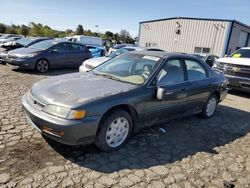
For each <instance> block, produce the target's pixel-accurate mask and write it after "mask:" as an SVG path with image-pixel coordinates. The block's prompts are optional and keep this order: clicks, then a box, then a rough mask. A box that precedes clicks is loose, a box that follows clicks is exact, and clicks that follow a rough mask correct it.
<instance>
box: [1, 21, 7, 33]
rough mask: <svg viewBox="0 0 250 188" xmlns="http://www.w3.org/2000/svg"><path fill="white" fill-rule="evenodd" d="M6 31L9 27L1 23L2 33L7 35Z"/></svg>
mask: <svg viewBox="0 0 250 188" xmlns="http://www.w3.org/2000/svg"><path fill="white" fill-rule="evenodd" d="M6 29H7V26H6V25H4V24H1V23H0V33H5V32H6Z"/></svg>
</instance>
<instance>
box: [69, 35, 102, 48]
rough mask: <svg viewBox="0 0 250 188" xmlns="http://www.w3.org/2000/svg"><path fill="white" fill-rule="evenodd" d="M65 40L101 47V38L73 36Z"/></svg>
mask: <svg viewBox="0 0 250 188" xmlns="http://www.w3.org/2000/svg"><path fill="white" fill-rule="evenodd" d="M65 38H66V40H68V41H71V42H78V43H81V44H84V45H94V46H103V41H102V38H101V37H93V36H85V35H74V36H72V37H65Z"/></svg>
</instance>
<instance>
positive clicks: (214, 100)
mask: <svg viewBox="0 0 250 188" xmlns="http://www.w3.org/2000/svg"><path fill="white" fill-rule="evenodd" d="M217 104H218V97H217V96H216V95H215V94H212V95H211V96H210V97H209V99H208V100H207V103H206V105H205V106H204V107H203V109H202V116H203V117H204V118H210V117H212V116H213V114H214V112H215V110H216V108H217Z"/></svg>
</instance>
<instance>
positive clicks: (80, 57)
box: [6, 40, 91, 73]
mask: <svg viewBox="0 0 250 188" xmlns="http://www.w3.org/2000/svg"><path fill="white" fill-rule="evenodd" d="M89 58H91V53H90V51H89V50H88V48H87V47H86V46H85V45H83V44H79V43H75V42H68V41H58V40H45V41H42V42H39V43H36V44H33V45H31V46H29V47H27V48H19V49H16V50H12V51H10V52H9V53H8V55H7V58H6V62H7V63H8V64H11V65H14V66H18V67H21V68H25V69H34V70H36V71H37V72H40V73H44V72H47V71H48V70H49V69H53V68H78V67H79V66H80V65H81V64H82V62H83V61H84V60H86V59H89Z"/></svg>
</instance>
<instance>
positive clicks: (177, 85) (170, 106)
mask: <svg viewBox="0 0 250 188" xmlns="http://www.w3.org/2000/svg"><path fill="white" fill-rule="evenodd" d="M183 64H184V62H182V61H180V60H170V61H167V62H166V63H165V65H164V66H163V68H162V69H161V71H160V72H159V74H158V75H157V76H156V78H155V79H156V80H157V81H156V82H157V85H158V86H155V87H154V88H153V89H154V91H152V88H150V90H151V93H152V92H154V95H155V96H154V97H153V98H152V100H150V101H148V102H146V104H145V105H146V107H147V109H150V110H149V111H148V112H147V113H146V114H145V120H146V121H147V122H151V121H152V120H153V121H155V120H157V121H164V120H167V119H171V118H173V117H175V116H178V115H179V114H182V113H185V111H186V110H187V105H186V97H187V95H188V85H187V82H185V81H184V77H185V75H184V66H183ZM158 88H161V89H164V98H163V100H160V101H159V100H157V97H156V95H157V89H158ZM149 107H150V108H149Z"/></svg>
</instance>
